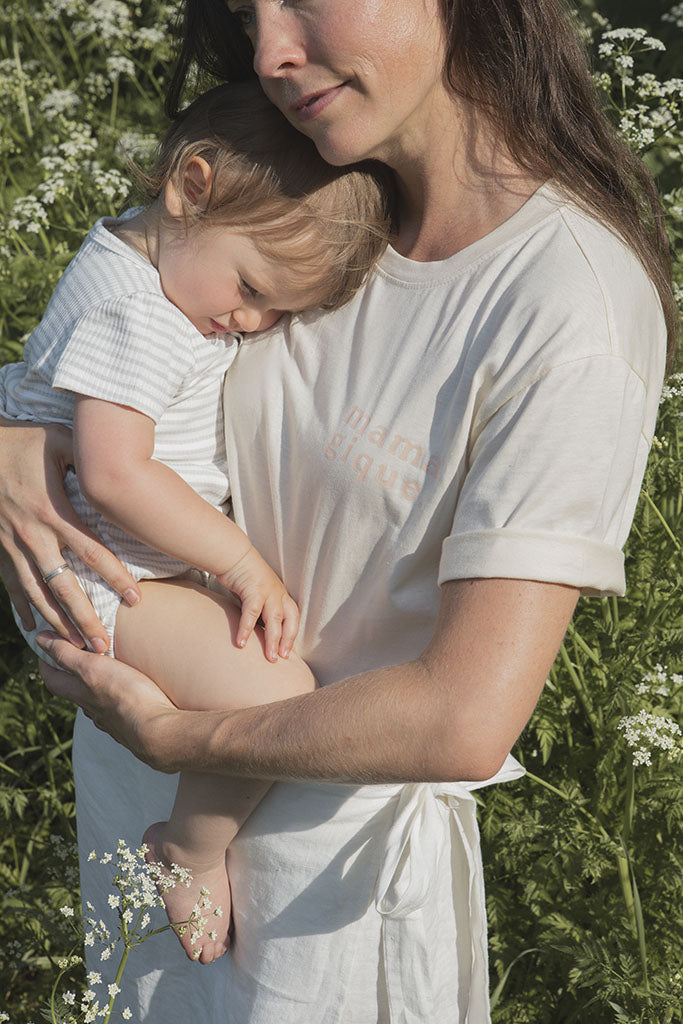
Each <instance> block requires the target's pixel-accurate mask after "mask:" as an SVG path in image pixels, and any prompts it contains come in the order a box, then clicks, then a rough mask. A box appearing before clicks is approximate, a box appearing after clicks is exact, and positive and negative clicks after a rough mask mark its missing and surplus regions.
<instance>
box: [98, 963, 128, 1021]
mask: <svg viewBox="0 0 683 1024" xmlns="http://www.w3.org/2000/svg"><path fill="white" fill-rule="evenodd" d="M129 953H130V946H128V945H126V946H124V949H123V955H122V957H121V962H120V963H119V969H118V971H117V972H116V977H115V978H114V984H115V985H116V986H117V987H118V984H119V982H120V981H121V976H122V974H123V970H124V967H125V966H126V960H127V959H128V955H129ZM115 999H116V995H113V996H110V998H109V1004H108V1006H107V1015H106V1017H105V1018H104V1024H109V1018H110V1017H111V1011H112V1009H113V1007H114V1000H115Z"/></svg>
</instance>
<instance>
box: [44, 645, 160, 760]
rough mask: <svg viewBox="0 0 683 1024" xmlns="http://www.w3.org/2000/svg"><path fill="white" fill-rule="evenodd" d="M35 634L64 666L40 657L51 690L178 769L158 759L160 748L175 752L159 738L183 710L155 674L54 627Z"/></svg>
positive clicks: (136, 749)
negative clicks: (82, 645)
mask: <svg viewBox="0 0 683 1024" xmlns="http://www.w3.org/2000/svg"><path fill="white" fill-rule="evenodd" d="M37 640H38V643H39V644H40V646H41V647H42V648H43V649H44V650H45V651H46V652H47V653H48V654H49V655H50V657H51V658H52V659H53V660H54V661H56V662H57V663H58V664H59V665H60V666H61V668H62V669H63V670H64V671H60V670H59V669H56V668H53V667H51V666H50V665H47V664H46V663H44V662H41V672H42V675H43V679H44V680H45V683H46V685H47V688H48V689H49V690H50V692H51V693H53V694H54V695H55V696H56V697H63V698H65V699H66V700H70V701H73V702H74V703H76V704H78V705H79V706H80V707H81V708H82V709H83V711H84V712H85V714H86V715H87V716H88V718H91V719H92V720H93V722H94V723H95V725H96V726H97V727H98V728H99V729H102V730H104V731H105V732H108V733H109V734H110V735H111V736H113V737H114V739H115V740H117V741H118V742H119V743H122V744H123V745H124V746H126V747H128V749H129V750H132V752H133V753H134V754H135V755H136V756H137V757H139V758H140V759H141V760H144V761H147V762H148V763H149V764H152V765H153V767H157V768H159V769H160V770H161V771H164V770H174V769H171V768H169V769H167V768H166V760H165V759H164V760H159V759H158V758H157V754H159V753H160V752H161V751H162V750H163V751H164V755H166V753H168V754H169V755H170V754H172V751H171V750H170V749H169V751H168V752H166V746H167V745H166V744H164V743H161V742H160V740H161V738H162V733H163V724H164V723H169V722H170V717H172V718H173V719H174V721H175V718H176V717H177V716H178V715H179V714H180V712H178V710H177V709H176V708H175V707H174V706H173V704H172V703H171V702H170V701H169V699H168V698H167V697H166V696H165V695H164V694H163V693H162V692H161V690H160V689H159V687H158V686H156V685H155V683H153V682H152V680H151V679H149V678H148V677H147V676H145V675H143V673H142V672H138V671H137V670H136V669H134V668H131V667H130V666H129V665H125V664H124V663H123V662H121V661H116V659H114V658H103V657H100V656H98V655H97V654H92V653H90V652H89V651H82V650H78V649H77V648H75V647H74V646H73V645H72V644H70V643H68V642H67V641H66V640H63V639H61V638H60V637H58V636H55V635H54V634H52V633H47V632H43V633H39V634H38V637H37ZM169 716H170V717H169ZM168 746H169V748H170V747H171V746H172V745H171V744H169V745H168ZM153 761H154V763H153Z"/></svg>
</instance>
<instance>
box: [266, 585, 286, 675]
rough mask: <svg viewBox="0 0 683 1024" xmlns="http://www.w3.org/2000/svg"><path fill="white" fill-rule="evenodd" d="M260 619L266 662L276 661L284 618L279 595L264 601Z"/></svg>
mask: <svg viewBox="0 0 683 1024" xmlns="http://www.w3.org/2000/svg"><path fill="white" fill-rule="evenodd" d="M261 618H262V619H263V626H264V634H265V651H266V658H267V659H268V661H277V659H278V653H279V650H280V642H281V640H282V626H283V622H284V618H285V615H284V610H283V608H282V595H281V594H274V595H272V596H271V597H269V598H268V599H267V600H266V603H265V604H264V606H263V611H262V612H261Z"/></svg>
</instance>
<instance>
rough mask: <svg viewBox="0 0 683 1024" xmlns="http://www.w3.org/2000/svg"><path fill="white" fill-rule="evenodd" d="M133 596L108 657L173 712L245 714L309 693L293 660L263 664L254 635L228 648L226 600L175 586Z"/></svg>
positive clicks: (302, 667)
mask: <svg viewBox="0 0 683 1024" xmlns="http://www.w3.org/2000/svg"><path fill="white" fill-rule="evenodd" d="M140 590H141V593H142V601H140V603H139V604H137V605H136V606H135V607H134V608H128V607H127V606H126V605H123V604H122V605H121V606H120V608H119V611H118V615H117V617H116V632H115V637H116V657H117V658H118V659H119V660H120V661H125V662H126V664H128V665H132V666H133V667H134V668H137V669H139V670H140V671H141V672H144V673H145V675H148V676H150V677H151V678H152V679H154V681H155V682H156V683H157V684H158V685H159V686H160V687H161V689H162V690H163V691H164V693H166V694H167V696H168V697H170V698H171V700H172V701H173V703H174V704H176V705H177V706H178V707H180V708H184V709H187V710H212V709H225V710H228V709H232V708H243V707H252V706H253V705H256V704H269V703H270V702H271V701H276V700H284V699H285V698H287V697H292V696H295V695H296V694H300V693H306V692H308V691H309V690H313V689H314V688H315V680H314V679H313V675H312V673H311V671H310V669H309V668H308V666H307V665H306V664H305V663H304V662H303V661H302V660H301V658H299V657H298V656H297V655H296V654H294V653H293V654H292V655H291V656H290V657H289V658H288V659H287V660H284V659H282V658H280V659H278V661H277V663H275V664H272V663H271V662H269V661H267V660H266V657H265V654H264V647H263V633H262V630H261V629H260V627H257V628H256V629H255V630H254V632H253V634H252V635H251V637H250V638H249V641H248V642H247V645H246V647H244V648H243V649H240V648H239V647H237V646H236V645H235V638H236V636H237V625H238V622H239V616H240V612H239V609H238V608H237V607H236V605H235V604H234V603H233V602H232V601H231V600H230V599H229V598H228V597H225V596H223V595H222V594H216V593H214V592H212V591H210V590H206V589H205V588H204V587H202V586H200V585H199V584H197V583H194V582H192V581H190V580H180V579H174V580H145V581H143V582H142V583H141V584H140Z"/></svg>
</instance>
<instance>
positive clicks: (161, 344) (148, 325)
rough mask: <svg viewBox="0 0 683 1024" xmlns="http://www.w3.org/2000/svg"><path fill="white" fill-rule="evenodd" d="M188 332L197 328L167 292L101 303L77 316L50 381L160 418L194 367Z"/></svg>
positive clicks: (59, 386) (56, 386)
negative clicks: (177, 307) (79, 316)
mask: <svg viewBox="0 0 683 1024" xmlns="http://www.w3.org/2000/svg"><path fill="white" fill-rule="evenodd" d="M188 331H194V328H192V326H191V324H190V323H189V321H186V320H185V318H184V317H183V315H182V314H181V313H180V312H179V310H177V309H176V308H175V307H174V306H173V305H172V304H171V303H170V302H169V301H168V300H167V299H166V298H165V297H164V296H163V295H154V294H150V293H149V292H144V293H141V294H140V295H126V296H122V297H120V298H116V299H111V300H109V301H107V302H103V303H101V304H100V305H98V306H96V307H94V308H92V309H89V310H88V311H87V312H86V313H85V314H84V315H83V316H82V317H81V318H80V319H79V321H78V323H77V324H76V326H75V328H74V329H73V331H72V333H71V336H70V338H69V344H68V345H66V346H65V347H64V349H63V351H62V352H61V354H60V356H59V359H58V361H57V363H56V365H55V367H54V369H53V372H52V377H51V381H50V383H51V385H52V387H54V388H63V389H65V390H67V391H73V392H76V393H77V394H82V395H87V396H89V397H90V398H100V399H102V400H103V401H106V402H115V403H116V404H117V405H126V406H130V407H131V408H133V409H136V410H137V411H138V412H142V413H144V414H145V415H146V416H149V417H150V418H151V419H152V420H154V422H155V423H157V422H158V421H159V419H160V418H161V415H162V413H163V412H164V411H165V409H167V408H168V406H169V405H170V404H171V402H172V401H173V400H174V398H175V397H176V395H177V394H178V393H179V392H180V391H181V390H182V387H183V383H184V381H185V378H186V377H187V375H188V374H189V373H190V372H191V371H192V369H193V367H194V363H195V356H194V353H193V351H192V345H191V344H187V343H185V342H186V339H185V338H184V337H183V335H187V332H188Z"/></svg>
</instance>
